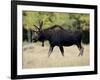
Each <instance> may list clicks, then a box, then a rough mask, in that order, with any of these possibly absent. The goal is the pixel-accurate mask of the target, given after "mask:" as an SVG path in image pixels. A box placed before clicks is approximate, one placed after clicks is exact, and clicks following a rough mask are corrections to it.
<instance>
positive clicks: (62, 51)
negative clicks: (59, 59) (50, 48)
mask: <svg viewBox="0 0 100 80" xmlns="http://www.w3.org/2000/svg"><path fill="white" fill-rule="evenodd" d="M59 49H60V51H61V53H62V56H64V49H63V46H59Z"/></svg>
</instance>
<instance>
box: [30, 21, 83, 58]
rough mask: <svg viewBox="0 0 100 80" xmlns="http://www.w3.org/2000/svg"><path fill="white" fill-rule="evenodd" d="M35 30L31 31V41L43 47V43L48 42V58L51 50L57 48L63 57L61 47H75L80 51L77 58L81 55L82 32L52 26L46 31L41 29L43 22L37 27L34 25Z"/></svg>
mask: <svg viewBox="0 0 100 80" xmlns="http://www.w3.org/2000/svg"><path fill="white" fill-rule="evenodd" d="M34 27H35V28H36V30H33V33H32V40H33V41H34V42H37V41H40V42H42V46H44V41H45V40H48V41H49V44H50V48H49V52H48V57H49V56H50V55H51V53H52V51H53V48H54V47H55V46H58V47H59V49H60V51H61V54H62V56H64V48H63V46H72V45H76V46H77V47H78V49H79V51H80V53H79V55H78V56H82V55H83V50H84V48H83V47H82V45H81V40H82V31H80V30H67V29H64V28H63V27H61V26H60V25H54V26H52V27H49V28H47V29H43V21H41V22H40V24H39V26H37V25H34Z"/></svg>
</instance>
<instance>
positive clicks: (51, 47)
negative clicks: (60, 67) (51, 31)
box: [48, 46, 54, 57]
mask: <svg viewBox="0 0 100 80" xmlns="http://www.w3.org/2000/svg"><path fill="white" fill-rule="evenodd" d="M53 48H54V47H53V46H50V48H49V52H48V57H50V55H51V53H52V51H53Z"/></svg>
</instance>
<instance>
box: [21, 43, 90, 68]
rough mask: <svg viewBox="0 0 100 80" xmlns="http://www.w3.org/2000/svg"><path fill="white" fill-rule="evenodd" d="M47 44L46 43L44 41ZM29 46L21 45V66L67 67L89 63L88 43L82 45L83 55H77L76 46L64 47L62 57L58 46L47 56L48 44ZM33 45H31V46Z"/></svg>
mask: <svg viewBox="0 0 100 80" xmlns="http://www.w3.org/2000/svg"><path fill="white" fill-rule="evenodd" d="M46 44H47V43H46ZM30 46H31V47H29V46H28V47H25V45H24V46H23V58H22V59H23V61H22V63H23V68H45V67H65V66H66V67H67V66H85V65H89V45H83V47H84V55H83V56H78V54H79V50H78V48H77V47H76V46H74V45H73V46H70V47H64V51H65V52H64V57H63V56H62V55H61V52H60V50H59V48H58V47H55V48H54V50H53V52H52V54H51V56H50V57H48V50H49V46H48V45H45V46H44V47H41V44H39V43H35V44H31V45H30ZM32 46H33V47H32Z"/></svg>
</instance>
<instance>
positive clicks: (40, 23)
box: [39, 21, 43, 30]
mask: <svg viewBox="0 0 100 80" xmlns="http://www.w3.org/2000/svg"><path fill="white" fill-rule="evenodd" d="M42 26H43V21H39V28H40V30H41V29H42Z"/></svg>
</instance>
